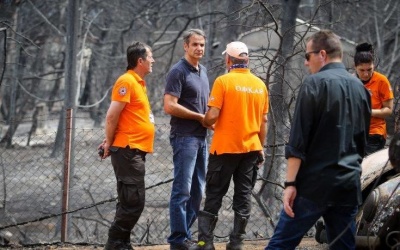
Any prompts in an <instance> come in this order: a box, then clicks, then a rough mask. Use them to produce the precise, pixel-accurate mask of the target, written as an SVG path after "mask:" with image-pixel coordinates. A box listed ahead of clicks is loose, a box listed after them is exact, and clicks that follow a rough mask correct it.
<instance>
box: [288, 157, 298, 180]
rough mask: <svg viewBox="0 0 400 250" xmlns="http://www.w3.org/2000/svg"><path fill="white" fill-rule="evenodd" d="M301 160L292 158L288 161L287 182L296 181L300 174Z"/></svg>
mask: <svg viewBox="0 0 400 250" xmlns="http://www.w3.org/2000/svg"><path fill="white" fill-rule="evenodd" d="M300 165H301V159H300V158H295V157H290V158H288V161H287V170H286V181H295V180H296V177H297V173H298V172H299V169H300Z"/></svg>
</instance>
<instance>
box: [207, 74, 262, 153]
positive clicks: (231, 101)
mask: <svg viewBox="0 0 400 250" xmlns="http://www.w3.org/2000/svg"><path fill="white" fill-rule="evenodd" d="M208 106H210V107H216V108H219V109H220V114H219V117H218V120H217V122H216V123H215V128H214V135H213V137H212V142H211V146H210V153H211V154H214V153H217V154H223V153H247V152H250V151H258V150H262V149H263V145H261V142H260V139H259V137H258V135H259V133H260V128H261V123H262V122H264V120H263V116H264V114H266V113H268V91H267V88H266V86H265V84H264V82H263V81H261V79H260V78H258V77H257V76H255V75H253V74H252V73H250V70H249V69H247V68H236V69H232V70H231V71H230V72H229V73H228V74H225V75H222V76H220V77H218V78H217V79H216V80H215V82H214V85H213V88H212V91H211V95H210V98H209V102H208Z"/></svg>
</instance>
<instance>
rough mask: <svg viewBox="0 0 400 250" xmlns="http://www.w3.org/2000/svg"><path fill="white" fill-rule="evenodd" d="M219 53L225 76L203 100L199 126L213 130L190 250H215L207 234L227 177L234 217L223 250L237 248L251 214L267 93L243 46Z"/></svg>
mask: <svg viewBox="0 0 400 250" xmlns="http://www.w3.org/2000/svg"><path fill="white" fill-rule="evenodd" d="M222 54H224V55H225V64H226V68H227V70H228V73H227V74H224V75H222V76H220V77H218V78H217V79H216V80H215V82H214V85H213V88H212V91H211V95H210V98H209V101H208V106H209V110H208V111H207V113H206V115H205V118H204V121H203V126H206V127H210V126H215V127H214V135H213V138H212V142H211V146H210V155H209V161H208V170H207V177H206V180H207V182H206V199H205V204H204V209H203V210H201V211H200V212H199V217H198V223H199V224H198V229H199V236H198V238H199V239H198V244H197V246H196V248H195V249H207V250H212V249H215V248H214V244H213V238H214V234H213V231H214V228H215V226H216V223H217V220H218V211H219V209H220V208H221V205H222V198H223V197H224V196H225V194H226V193H227V191H228V189H229V184H230V181H231V179H232V177H233V182H234V185H235V194H234V196H233V206H232V208H233V210H234V212H235V218H234V227H233V231H232V233H231V234H230V236H229V242H228V243H227V245H226V249H231V250H232V249H235V250H236V249H238V250H239V249H243V239H244V237H245V234H246V230H245V229H246V225H247V221H248V219H249V216H250V211H251V191H252V189H253V187H254V184H255V182H256V177H257V170H258V168H259V167H260V166H261V165H262V164H263V162H264V151H263V145H264V141H265V137H266V134H267V131H266V128H267V112H268V91H267V88H266V86H265V84H264V82H263V81H262V80H261V79H260V78H258V77H257V76H255V75H254V74H252V73H251V72H250V69H249V68H248V65H249V50H248V48H247V46H246V45H245V44H244V43H242V42H238V41H236V42H231V43H229V44H228V45H227V46H226V50H225V51H224V52H222Z"/></svg>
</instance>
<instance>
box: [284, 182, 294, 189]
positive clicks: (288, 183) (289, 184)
mask: <svg viewBox="0 0 400 250" xmlns="http://www.w3.org/2000/svg"><path fill="white" fill-rule="evenodd" d="M283 185H284V186H285V188H287V187H289V186H294V187H295V186H296V181H285V182H284V183H283Z"/></svg>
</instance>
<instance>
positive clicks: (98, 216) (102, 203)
mask: <svg viewBox="0 0 400 250" xmlns="http://www.w3.org/2000/svg"><path fill="white" fill-rule="evenodd" d="M75 121H76V122H75V124H76V125H75V127H74V129H73V139H72V141H73V144H72V150H71V160H70V163H71V168H70V178H69V180H70V182H69V183H68V184H69V188H68V194H69V195H68V197H69V199H68V207H67V210H66V211H64V212H63V208H62V207H63V206H62V204H63V203H64V202H65V198H66V197H65V195H63V194H65V191H66V190H64V192H63V188H64V187H65V181H64V179H65V178H64V177H65V170H64V168H65V166H66V161H65V160H64V158H65V157H64V153H63V152H61V153H58V154H54V149H55V147H56V146H55V141H56V137H57V132H56V131H57V129H56V128H57V126H58V125H57V124H58V119H55V120H45V121H43V120H40V118H39V122H38V123H35V124H36V126H37V128H35V129H34V130H35V131H33V130H32V126H33V125H32V124H34V123H32V121H25V122H23V123H21V124H19V126H18V130H17V131H16V132H15V134H14V136H13V139H12V144H11V146H8V147H7V146H5V145H4V144H2V145H1V148H0V179H1V183H2V185H1V186H0V246H1V245H7V244H17V245H22V246H28V245H40V244H54V243H58V242H68V243H73V244H82V243H84V244H88V245H101V244H104V243H105V241H106V240H107V232H108V228H109V226H110V224H111V222H112V220H113V218H114V212H115V206H116V200H117V198H116V195H117V193H116V180H115V176H114V172H113V170H112V166H111V161H110V159H109V158H107V159H105V160H100V158H99V156H98V155H97V146H98V145H99V144H100V142H101V141H102V140H103V138H104V129H103V128H93V125H92V122H91V120H90V119H89V118H84V117H81V118H79V117H77V118H75ZM156 121H157V120H156ZM46 124H47V125H46ZM48 124H50V125H48ZM43 126H44V128H43ZM7 127H8V126H7V124H6V123H5V122H1V121H0V134H5V131H6V129H7ZM169 129H170V127H169V124H168V122H167V119H165V120H164V121H162V122H158V123H157V124H156V138H155V144H154V153H153V154H148V156H147V157H146V177H145V181H146V206H145V210H144V212H143V214H142V216H141V218H140V220H139V222H138V223H137V225H136V226H135V228H134V230H133V232H132V234H131V240H132V243H133V244H138V245H159V244H166V239H167V237H168V234H169V232H170V229H169V208H168V203H169V198H170V191H171V186H172V181H173V164H172V149H171V146H170V144H169ZM63 134H64V135H63V136H64V137H65V131H64V132H63ZM264 168H265V166H264ZM264 172H265V171H263V170H262V169H260V171H259V180H258V181H257V184H256V186H255V188H254V193H253V194H254V195H253V208H252V214H251V217H250V220H249V223H248V226H247V239H260V238H268V237H270V236H271V235H272V232H273V229H274V221H276V220H277V216H278V212H279V210H280V205H279V204H280V202H276V201H277V200H278V201H279V199H280V195H281V194H282V188H281V187H280V185H277V184H274V183H273V182H269V181H266V178H263V177H262V175H263V173H264ZM282 174H283V173H282ZM278 178H279V177H274V178H273V179H275V180H279V179H278ZM271 183H272V184H271ZM268 185H269V186H270V187H269V189H268V190H269V194H273V195H269V196H268V199H264V198H263V194H262V193H263V192H261V191H262V189H264V188H265V187H266V186H268ZM274 194H275V195H274ZM232 197H233V183H232V184H231V188H230V190H229V192H228V194H227V195H226V197H225V198H224V201H223V206H222V208H221V210H220V213H219V220H218V224H217V228H216V230H215V235H216V241H217V242H218V241H219V242H221V241H227V240H228V235H229V233H230V231H231V230H232V227H233V216H234V214H233V211H232V207H231V205H232ZM268 204H278V205H275V206H272V207H271V206H270V205H268ZM202 207H203V205H202ZM202 207H201V208H202ZM271 215H273V216H271ZM63 216H64V218H67V219H66V221H67V224H66V227H65V228H63V223H62V222H63ZM271 217H274V218H271ZM63 230H66V235H67V237H66V238H65V239H62V238H63V237H62V233H63V232H62V231H63ZM192 233H193V236H194V237H195V238H197V222H196V223H195V224H194V226H193V228H192Z"/></svg>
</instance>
